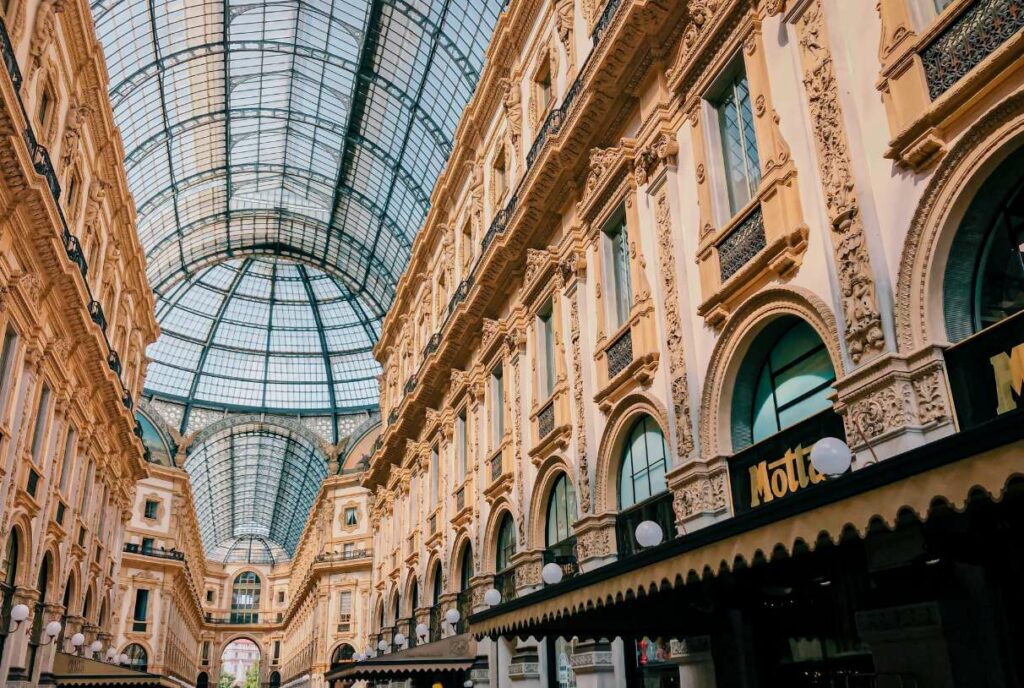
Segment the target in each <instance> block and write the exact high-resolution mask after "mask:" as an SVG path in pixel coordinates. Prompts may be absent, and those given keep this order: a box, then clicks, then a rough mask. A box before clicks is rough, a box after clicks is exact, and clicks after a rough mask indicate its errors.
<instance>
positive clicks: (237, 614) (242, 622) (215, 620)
mask: <svg viewBox="0 0 1024 688" xmlns="http://www.w3.org/2000/svg"><path fill="white" fill-rule="evenodd" d="M203 620H204V621H205V622H206V623H208V624H213V625H216V626H272V625H274V622H273V621H261V620H260V614H259V612H249V611H244V612H243V611H234V612H227V613H224V614H216V615H215V614H212V613H209V612H207V613H206V615H205V616H204V617H203Z"/></svg>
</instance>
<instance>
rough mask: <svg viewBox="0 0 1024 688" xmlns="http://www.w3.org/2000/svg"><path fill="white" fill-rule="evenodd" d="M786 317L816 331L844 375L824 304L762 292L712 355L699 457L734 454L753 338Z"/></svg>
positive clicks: (738, 314) (787, 292)
mask: <svg viewBox="0 0 1024 688" xmlns="http://www.w3.org/2000/svg"><path fill="white" fill-rule="evenodd" d="M783 315H792V316H796V317H798V318H801V319H802V320H805V321H807V323H808V324H809V325H810V326H811V327H812V328H813V329H814V330H815V332H816V333H817V334H818V337H819V338H821V341H822V342H823V343H824V344H825V349H826V350H827V351H828V355H829V359H830V360H831V361H832V368H833V369H834V370H835V371H836V375H837V377H841V376H842V372H843V371H844V370H845V369H846V368H845V362H844V357H843V354H842V350H841V348H840V345H839V334H838V331H837V328H836V319H835V315H834V314H833V313H832V310H831V309H830V308H829V307H828V306H827V305H826V304H825V302H824V301H822V300H821V299H820V298H818V296H816V295H815V294H813V293H811V292H809V291H807V290H806V289H802V288H799V287H775V288H772V289H765V290H764V291H761V292H758V293H757V294H755V295H754V296H752V297H750V298H749V299H747V300H746V301H745V302H744V303H743V304H742V305H741V306H740V307H739V308H737V309H736V311H735V312H733V314H732V316H731V317H730V318H729V319H728V320H727V321H726V323H725V326H724V327H723V328H722V334H721V336H720V337H719V339H718V341H717V342H716V343H715V346H714V349H712V352H711V360H710V362H709V363H708V373H707V377H706V380H705V384H704V392H703V394H702V396H701V408H702V409H704V413H703V414H701V418H700V442H701V448H700V451H701V453H702V454H703V455H704V456H706V457H711V458H713V457H720V456H726V455H729V454H732V453H733V447H732V432H731V431H732V408H731V407H732V388H733V386H734V384H733V383H734V381H735V380H736V376H737V374H738V372H739V370H740V366H741V365H742V364H743V360H744V358H745V357H746V352H747V350H748V349H749V347H750V344H751V343H752V342H753V341H754V338H755V337H757V335H758V334H760V333H761V332H762V331H763V330H764V328H765V327H767V326H768V325H769V324H770V323H771V322H772V321H773V320H775V319H776V318H778V317H781V316H783ZM662 427H664V426H662Z"/></svg>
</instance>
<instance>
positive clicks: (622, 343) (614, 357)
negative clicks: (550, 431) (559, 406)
mask: <svg viewBox="0 0 1024 688" xmlns="http://www.w3.org/2000/svg"><path fill="white" fill-rule="evenodd" d="M607 360H608V379H609V380H612V379H614V378H615V376H616V375H618V374H619V373H621V372H622V371H623V370H625V369H626V368H627V367H629V364H630V363H632V362H633V331H632V329H630V328H626V330H625V331H624V332H623V333H622V334H621V335H619V338H618V339H616V340H615V341H614V342H612V344H611V346H609V347H608V349H607ZM553 414H554V410H553V409H552V422H551V424H552V425H554V415H553ZM537 421H538V427H539V426H540V417H538V418H537ZM541 437H544V435H543V434H542V435H541Z"/></svg>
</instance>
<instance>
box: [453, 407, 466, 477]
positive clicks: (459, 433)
mask: <svg viewBox="0 0 1024 688" xmlns="http://www.w3.org/2000/svg"><path fill="white" fill-rule="evenodd" d="M455 442H456V446H457V447H458V451H459V455H458V457H457V459H456V460H457V461H458V465H459V478H465V477H466V473H467V472H468V471H469V437H468V432H467V428H466V412H465V411H463V412H462V413H460V414H459V417H458V419H457V420H456V421H455Z"/></svg>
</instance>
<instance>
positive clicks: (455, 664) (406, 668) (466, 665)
mask: <svg viewBox="0 0 1024 688" xmlns="http://www.w3.org/2000/svg"><path fill="white" fill-rule="evenodd" d="M475 659H476V641H475V640H473V638H472V637H470V636H469V635H465V634H464V635H457V636H453V637H451V638H444V639H442V640H438V641H436V642H433V643H428V644H426V645H418V646H416V647H412V648H409V649H408V650H401V651H399V652H393V653H391V654H388V655H381V656H379V657H371V658H370V659H365V660H363V661H361V662H354V663H352V664H347V665H345V666H342V667H337V668H333V669H331V670H330V671H329V672H327V673H326V674H325V675H324V678H325V679H326V680H327V681H328V682H331V681H358V680H367V681H369V680H374V679H385V678H386V679H396V680H401V679H403V678H411V677H412V676H414V675H424V674H426V675H429V674H443V673H448V672H459V671H469V669H470V668H471V667H472V666H473V662H474V660H475Z"/></svg>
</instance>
